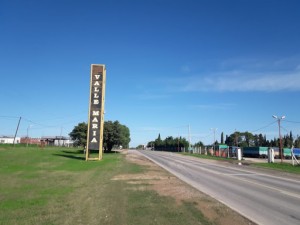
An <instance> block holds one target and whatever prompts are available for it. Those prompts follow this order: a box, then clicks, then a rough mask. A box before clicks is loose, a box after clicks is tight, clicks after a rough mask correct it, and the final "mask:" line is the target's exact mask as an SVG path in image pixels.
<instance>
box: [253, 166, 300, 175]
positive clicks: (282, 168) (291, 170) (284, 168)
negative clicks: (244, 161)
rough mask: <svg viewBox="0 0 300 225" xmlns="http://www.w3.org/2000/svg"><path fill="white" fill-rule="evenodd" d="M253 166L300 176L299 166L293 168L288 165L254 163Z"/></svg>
mask: <svg viewBox="0 0 300 225" xmlns="http://www.w3.org/2000/svg"><path fill="white" fill-rule="evenodd" d="M253 165H254V166H256V167H263V168H268V169H274V170H278V171H282V172H288V173H295V174H300V166H299V165H295V166H293V165H292V164H290V163H254V164H253Z"/></svg>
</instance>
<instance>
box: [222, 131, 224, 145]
mask: <svg viewBox="0 0 300 225" xmlns="http://www.w3.org/2000/svg"><path fill="white" fill-rule="evenodd" d="M221 144H224V133H223V132H222V133H221Z"/></svg>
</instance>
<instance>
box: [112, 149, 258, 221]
mask: <svg viewBox="0 0 300 225" xmlns="http://www.w3.org/2000/svg"><path fill="white" fill-rule="evenodd" d="M122 153H123V154H126V159H127V160H128V161H130V162H132V163H135V164H138V165H142V166H146V167H147V169H146V170H145V171H144V172H143V173H137V174H121V175H118V176H117V177H114V178H113V179H115V180H125V181H127V182H128V183H135V184H142V185H139V186H138V187H139V189H144V190H149V189H150V190H155V191H156V192H158V193H159V194H160V195H162V196H168V197H172V198H174V199H175V200H176V203H177V204H182V203H183V202H191V203H193V204H194V205H196V206H197V208H198V209H199V210H200V211H201V212H202V213H203V215H204V216H205V217H206V218H208V219H209V220H210V221H211V222H212V223H213V224H218V225H246V224H247V225H252V224H255V223H253V222H251V221H249V220H248V219H246V218H245V217H243V216H241V215H240V214H238V213H237V212H235V211H233V210H232V209H230V208H229V207H227V206H225V205H224V204H222V203H220V202H218V201H217V200H215V199H213V198H211V197H210V196H207V195H205V194H204V193H202V192H200V191H198V190H196V189H195V188H193V187H191V186H190V185H188V184H186V183H184V182H183V181H181V180H179V179H178V178H177V177H175V176H173V175H172V174H170V173H169V172H167V171H165V170H164V169H162V168H161V167H159V166H158V165H156V164H154V163H153V162H151V161H150V160H148V159H147V158H145V157H143V156H141V155H137V154H128V152H127V151H123V152H122ZM143 184H144V185H143Z"/></svg>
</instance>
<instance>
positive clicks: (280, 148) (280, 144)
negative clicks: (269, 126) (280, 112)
mask: <svg viewBox="0 0 300 225" xmlns="http://www.w3.org/2000/svg"><path fill="white" fill-rule="evenodd" d="M272 117H273V118H275V119H276V120H277V122H278V129H279V154H280V159H281V163H283V148H282V140H281V139H282V138H281V130H280V121H281V120H283V119H284V118H285V116H281V117H278V116H275V115H273V116H272Z"/></svg>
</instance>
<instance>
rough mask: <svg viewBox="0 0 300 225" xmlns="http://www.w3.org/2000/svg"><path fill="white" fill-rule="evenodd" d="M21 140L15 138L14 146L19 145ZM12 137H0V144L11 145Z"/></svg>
mask: <svg viewBox="0 0 300 225" xmlns="http://www.w3.org/2000/svg"><path fill="white" fill-rule="evenodd" d="M20 142H21V138H20V137H16V139H15V144H20ZM13 143H14V137H13V136H0V144H13Z"/></svg>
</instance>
